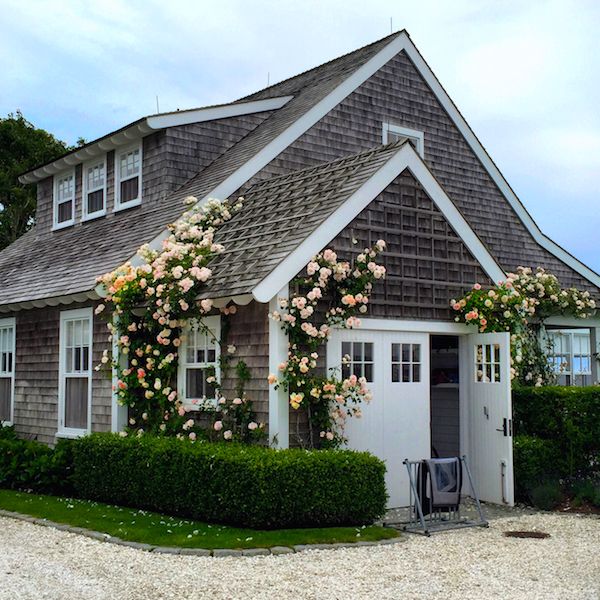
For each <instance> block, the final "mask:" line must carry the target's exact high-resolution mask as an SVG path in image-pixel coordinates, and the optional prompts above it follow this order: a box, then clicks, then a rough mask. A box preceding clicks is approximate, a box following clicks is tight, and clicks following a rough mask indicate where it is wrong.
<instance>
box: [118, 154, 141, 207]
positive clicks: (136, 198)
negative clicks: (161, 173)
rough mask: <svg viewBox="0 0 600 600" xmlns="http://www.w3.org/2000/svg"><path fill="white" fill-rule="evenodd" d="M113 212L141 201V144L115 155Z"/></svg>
mask: <svg viewBox="0 0 600 600" xmlns="http://www.w3.org/2000/svg"><path fill="white" fill-rule="evenodd" d="M115 192H116V203H115V210H120V209H122V208H129V207H130V206H137V205H138V204H140V202H141V201H142V144H141V143H139V144H136V145H135V146H133V147H130V148H127V149H125V150H121V151H117V152H116V153H115Z"/></svg>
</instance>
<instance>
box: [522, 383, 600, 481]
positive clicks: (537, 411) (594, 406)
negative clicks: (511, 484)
mask: <svg viewBox="0 0 600 600" xmlns="http://www.w3.org/2000/svg"><path fill="white" fill-rule="evenodd" d="M513 422H514V426H515V433H516V434H517V435H526V436H532V437H535V438H540V439H542V440H545V441H547V442H548V444H550V445H552V446H553V449H552V451H551V452H550V451H548V452H547V454H548V456H549V457H550V456H554V457H558V458H549V459H548V463H547V469H548V471H549V472H550V473H553V474H555V475H557V476H558V477H571V478H573V477H582V476H583V477H586V476H591V475H594V474H597V473H599V472H600V387H597V386H594V387H585V388H578V387H562V386H549V387H540V388H525V387H523V388H516V389H514V390H513ZM548 444H546V446H548ZM523 450H525V448H524V449H523ZM538 459H539V456H538ZM516 473H517V477H518V476H519V472H518V470H517V471H516Z"/></svg>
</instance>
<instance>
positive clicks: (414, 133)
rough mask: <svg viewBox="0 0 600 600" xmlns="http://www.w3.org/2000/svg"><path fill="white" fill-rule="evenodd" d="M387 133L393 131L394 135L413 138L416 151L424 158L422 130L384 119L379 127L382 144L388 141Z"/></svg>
mask: <svg viewBox="0 0 600 600" xmlns="http://www.w3.org/2000/svg"><path fill="white" fill-rule="evenodd" d="M388 133H395V134H396V135H399V136H404V137H407V138H409V139H411V140H414V141H415V142H416V148H415V149H416V151H417V153H418V154H419V156H420V157H421V158H425V134H424V133H423V132H422V131H418V130H416V129H410V128H408V127H403V126H402V125H394V124H393V123H387V122H385V121H384V122H383V124H382V128H381V141H382V143H383V144H387V143H388Z"/></svg>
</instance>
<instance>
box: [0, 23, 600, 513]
mask: <svg viewBox="0 0 600 600" xmlns="http://www.w3.org/2000/svg"><path fill="white" fill-rule="evenodd" d="M21 181H22V182H24V183H36V184H37V189H38V211H37V223H36V225H35V227H34V228H33V229H32V230H31V231H29V232H28V233H26V234H25V235H24V236H23V237H22V238H20V239H19V240H17V241H16V242H15V243H13V244H12V245H11V246H10V247H8V248H6V249H5V250H4V251H2V252H1V253H0V280H1V282H2V284H1V286H0V357H1V361H0V419H2V420H4V421H6V422H10V423H13V424H14V425H15V427H16V429H17V431H18V432H19V434H22V435H30V436H35V437H37V439H39V440H41V441H43V442H47V443H49V444H52V443H54V442H55V440H56V438H57V437H61V436H78V435H83V434H85V433H87V432H90V431H110V430H112V431H118V430H120V429H121V428H122V427H123V426H124V422H125V419H126V415H125V414H124V411H123V409H122V408H121V407H119V406H118V405H117V403H116V399H115V397H114V396H113V393H112V391H111V381H110V380H108V379H107V378H106V377H103V376H102V375H101V374H99V373H96V372H95V371H94V370H93V366H94V365H95V364H97V363H98V361H99V358H100V356H101V354H102V351H103V350H104V349H106V348H109V342H108V341H107V332H106V324H105V322H104V321H103V320H101V319H100V318H98V317H95V316H94V313H93V308H94V306H95V305H96V304H98V303H99V301H100V300H99V295H98V292H97V291H96V277H97V276H99V275H102V274H103V273H105V272H107V271H110V270H113V269H114V268H115V267H117V266H118V265H120V264H122V263H123V262H125V261H126V260H128V259H130V258H131V257H132V256H133V255H134V254H135V252H136V250H137V249H138V247H139V246H140V245H142V244H143V243H146V242H154V243H156V242H158V241H160V240H161V239H162V236H164V232H165V226H166V224H167V223H170V222H172V221H174V220H176V219H177V217H178V216H179V215H180V214H181V213H182V212H183V204H182V201H183V198H185V197H186V196H189V195H194V196H196V197H197V198H198V199H199V201H200V202H202V201H204V200H205V199H207V198H209V197H214V198H226V197H234V196H236V195H238V194H240V193H243V194H244V195H245V197H246V201H245V203H244V208H243V209H242V211H241V212H240V213H239V214H238V215H236V217H235V218H234V219H233V220H232V221H230V222H229V223H228V224H227V225H226V226H225V227H224V228H223V229H222V230H221V231H220V233H219V237H220V241H221V243H223V244H224V245H225V247H226V252H225V253H224V254H222V255H220V256H219V257H218V259H217V260H216V261H215V263H214V264H213V265H212V267H213V270H214V276H213V278H212V279H211V282H210V286H209V289H208V292H207V293H208V294H209V295H210V296H211V297H212V298H215V299H216V305H217V306H225V305H227V304H229V303H235V304H237V305H238V307H239V308H238V311H237V313H236V314H235V315H234V316H233V317H232V327H231V332H230V338H229V339H230V342H232V343H234V344H235V345H236V346H237V348H238V353H239V355H240V356H241V357H242V358H243V359H244V360H245V361H246V362H247V363H248V365H249V367H250V369H251V372H252V380H251V381H250V383H249V385H248V386H247V387H246V389H247V392H248V394H249V396H251V397H252V399H253V401H254V406H255V408H256V410H257V411H258V413H259V417H260V418H261V420H263V421H265V422H266V423H268V430H269V436H270V439H271V440H273V441H275V442H276V443H277V444H278V445H280V446H282V447H285V446H287V445H288V444H289V443H290V414H289V404H288V401H287V398H286V397H285V396H284V395H282V392H281V391H277V390H275V389H273V388H269V386H268V384H267V375H268V373H269V372H275V371H276V365H277V364H278V363H279V362H280V361H281V359H282V358H285V356H286V352H287V342H286V340H285V339H284V337H283V334H282V332H281V330H280V329H279V327H278V324H277V323H274V322H273V321H270V320H269V319H268V312H269V310H270V308H271V309H272V308H273V307H274V306H275V304H276V300H277V297H281V296H286V295H287V294H288V287H289V286H288V282H289V281H290V279H292V278H293V277H294V276H295V274H296V273H298V272H299V271H300V269H301V268H302V267H303V266H304V265H306V263H307V262H308V261H309V259H310V257H311V256H313V255H314V254H315V253H316V252H318V251H319V250H320V249H322V248H324V247H325V246H328V247H332V248H333V249H335V250H336V251H337V252H338V254H339V255H344V256H347V257H350V256H352V254H353V253H355V252H357V251H358V249H362V248H363V247H365V246H367V245H370V244H371V243H373V242H374V241H375V240H377V239H379V238H384V239H385V240H386V242H387V250H386V252H385V253H384V254H383V261H384V264H385V266H386V269H387V273H388V275H387V278H386V280H385V281H384V282H383V283H382V284H381V285H378V286H377V288H376V290H375V293H374V296H373V301H372V304H371V306H370V312H369V314H368V315H367V318H365V319H364V320H363V325H362V327H361V328H360V329H357V330H340V331H337V332H335V334H334V335H333V336H332V338H331V340H330V341H329V342H328V347H327V363H328V365H329V366H335V365H338V364H339V362H340V358H341V356H342V354H346V353H348V354H350V355H351V357H352V368H353V369H355V370H356V372H360V373H365V374H368V378H369V380H370V383H369V385H370V387H371V389H372V391H373V393H374V401H373V402H372V403H371V405H370V406H369V407H368V408H367V409H366V410H365V417H364V419H362V420H360V421H355V422H353V423H351V425H350V426H349V431H348V434H349V440H350V442H349V443H350V445H351V446H352V447H354V448H360V449H368V450H371V451H372V452H374V453H376V454H377V455H379V456H381V457H382V458H384V459H386V461H387V464H388V487H389V491H390V494H391V504H392V505H398V504H402V503H403V502H406V497H405V496H406V490H405V489H404V488H405V486H406V481H405V480H404V479H403V476H402V465H401V464H400V461H401V459H402V458H404V457H409V458H412V459H414V458H423V457H428V456H430V455H431V448H432V446H434V447H435V448H436V450H437V452H438V453H439V454H441V455H442V456H444V455H456V454H457V453H458V452H461V453H467V454H469V455H470V456H471V462H472V463H473V468H474V471H475V473H476V477H477V480H478V483H479V487H480V491H481V495H482V497H483V498H484V499H487V500H491V501H497V502H506V503H511V502H512V498H513V492H512V441H511V437H510V431H511V430H510V427H506V426H504V427H503V424H506V423H507V422H509V421H510V418H511V407H510V376H509V340H508V336H507V334H492V333H490V334H477V333H476V332H474V331H473V329H471V328H469V327H467V326H466V325H462V324H458V323H455V322H454V321H453V319H452V316H451V314H450V310H449V299H450V298H453V297H456V296H459V295H460V294H461V292H463V291H464V290H466V289H468V288H470V287H471V286H472V284H473V283H474V282H475V281H479V282H480V283H482V284H485V283H491V282H494V281H498V280H501V279H503V277H504V276H505V273H507V272H509V271H512V270H514V269H516V267H517V266H519V265H525V266H532V267H536V266H543V267H545V268H547V269H548V270H550V271H551V272H553V273H554V274H556V275H557V276H558V277H559V279H560V280H561V282H562V284H563V285H566V286H571V285H574V286H577V287H579V288H582V289H587V290H590V291H591V292H593V293H594V294H598V292H599V291H600V290H599V288H600V277H599V276H598V275H597V274H596V273H594V272H593V271H592V270H591V269H589V268H588V267H586V266H585V265H584V264H582V263H581V262H579V261H578V260H577V259H575V258H574V257H573V256H571V255H570V254H569V253H568V252H566V251H565V250H563V249H562V248H561V247H560V246H558V245H557V244H555V243H554V242H552V241H551V240H550V239H548V238H547V237H546V236H545V235H544V234H543V233H542V232H541V231H540V229H539V228H538V227H537V225H536V224H535V223H534V222H533V220H532V218H531V216H530V215H529V213H528V212H527V211H526V209H525V208H524V206H523V205H522V204H521V202H520V201H519V199H518V198H517V197H516V196H515V194H514V192H513V191H512V189H511V188H510V186H509V185H508V183H507V182H506V180H505V179H504V178H503V176H502V174H501V173H500V172H499V170H498V168H497V167H496V166H495V165H494V163H493V162H492V160H491V158H490V157H489V156H488V154H487V153H486V151H485V149H484V148H483V147H482V145H481V143H480V142H479V141H478V139H477V137H476V136H475V134H474V133H473V131H472V130H471V129H470V127H469V126H468V125H467V123H466V122H465V120H464V118H463V117H462V115H461V114H460V112H459V111H458V109H457V108H456V106H455V105H454V104H453V102H452V100H451V99H450V98H449V97H448V95H447V94H446V92H445V91H444V89H443V88H442V86H441V85H440V83H439V81H438V80H437V79H436V77H435V75H434V74H433V73H432V71H431V70H430V68H429V66H428V65H427V63H426V62H425V60H424V59H423V57H422V56H421V55H420V54H419V52H418V50H417V49H416V48H415V46H414V45H413V43H412V41H411V39H410V37H409V36H408V34H407V33H406V32H405V31H402V32H399V33H395V34H393V35H391V36H389V37H386V38H384V39H382V40H379V41H377V42H375V43H373V44H371V45H369V46H366V47H364V48H361V49H359V50H357V51H355V52H352V53H350V54H347V55H345V56H343V57H341V58H338V59H336V60H333V61H331V62H329V63H326V64H324V65H321V66H319V67H317V68H314V69H312V70H310V71H307V72H305V73H302V74H300V75H298V76H296V77H293V78H291V79H288V80H286V81H283V82H281V83H278V84H276V85H273V86H270V87H268V88H266V89H264V90H262V91H260V92H257V93H255V94H252V95H250V96H247V97H244V98H241V99H240V100H237V101H235V102H232V103H230V104H225V105H220V106H211V107H207V108H198V109H192V110H183V111H178V112H175V113H162V114H157V115H152V116H148V117H144V118H141V119H139V120H138V121H135V122H134V123H131V124H129V125H126V126H125V127H123V128H121V129H119V130H117V131H114V132H112V133H110V134H108V135H106V136H104V137H103V138H100V139H98V140H95V141H93V142H90V143H88V144H86V145H85V146H83V147H81V148H78V149H76V150H73V151H72V152H70V153H68V154H66V155H65V156H63V157H62V158H59V159H57V160H55V161H53V162H51V163H48V164H45V165H41V166H39V167H37V168H36V169H33V170H32V171H30V172H28V173H26V174H24V175H23V176H22V177H21ZM353 240H358V244H353V243H352V241H353ZM208 321H209V323H210V324H211V326H212V327H214V328H215V330H218V328H219V316H214V317H209V320H208ZM553 325H554V326H556V327H557V328H559V329H560V330H561V332H562V333H561V338H560V339H561V340H563V341H564V340H567V341H566V342H565V344H566V345H565V347H564V348H562V347H561V351H563V352H570V353H571V354H577V356H578V357H579V362H578V363H577V364H578V365H579V372H573V373H567V374H566V375H565V376H566V377H569V378H570V380H569V381H568V382H569V383H586V382H587V383H589V382H591V381H593V380H598V379H599V377H598V373H597V361H594V360H592V350H593V349H594V348H595V344H596V339H597V334H598V332H599V331H600V320H598V319H594V320H591V321H588V322H586V328H584V329H582V328H578V325H581V323H579V324H578V323H577V322H576V321H575V320H574V319H569V318H563V319H556V320H555V321H554V323H553ZM567 342H568V343H567ZM203 343H205V344H209V341H208V340H207V341H205V342H203ZM561 343H562V342H561ZM478 347H479V348H480V349H481V348H483V349H484V356H486V357H488V358H487V360H488V362H489V363H490V364H492V370H493V372H494V373H495V376H494V377H492V378H491V380H490V381H489V382H481V381H476V377H474V375H473V373H474V369H475V368H476V364H475V351H476V348H478ZM212 350H214V351H212V352H209V353H207V354H206V357H207V358H206V360H207V361H208V362H204V363H201V364H200V363H198V364H194V363H186V362H185V361H183V360H182V361H181V363H180V366H179V368H180V370H182V372H183V373H185V370H187V369H204V368H206V367H207V366H210V365H211V363H212V362H214V361H216V356H217V355H218V352H219V349H218V348H214V347H213V348H212ZM74 355H76V356H78V357H79V359H78V360H77V361H73V360H71V361H67V359H66V357H67V356H70V357H72V356H74ZM584 359H585V360H584ZM572 364H575V361H574V360H573V361H572ZM394 367H396V368H394ZM573 368H574V367H573ZM441 371H443V372H444V374H445V376H444V379H443V380H441V379H440V378H439V376H438V375H439V373H440V372H441ZM182 381H185V377H183V378H182ZM225 384H226V386H227V385H230V386H231V385H232V383H231V382H229V383H228V382H225ZM183 387H185V386H183ZM179 391H180V393H183V394H184V395H185V396H186V399H187V400H188V401H190V400H192V399H193V395H194V391H193V390H186V389H182V390H179Z"/></svg>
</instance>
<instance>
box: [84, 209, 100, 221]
mask: <svg viewBox="0 0 600 600" xmlns="http://www.w3.org/2000/svg"><path fill="white" fill-rule="evenodd" d="M105 216H106V211H105V210H103V211H98V212H95V213H92V214H91V215H85V216H83V217H82V218H81V221H82V223H83V222H85V221H93V220H94V219H99V218H100V217H105Z"/></svg>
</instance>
